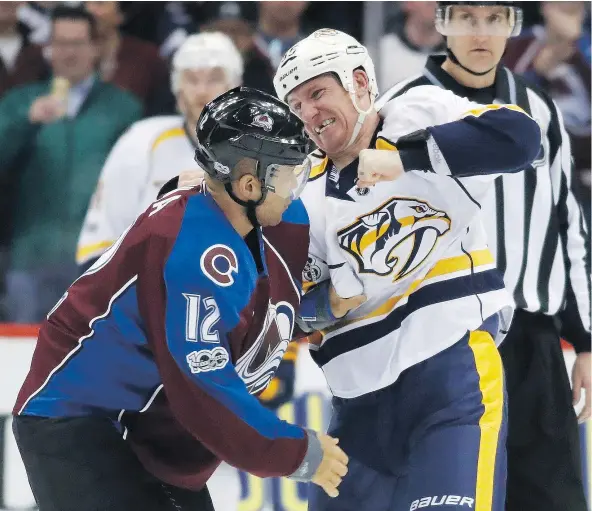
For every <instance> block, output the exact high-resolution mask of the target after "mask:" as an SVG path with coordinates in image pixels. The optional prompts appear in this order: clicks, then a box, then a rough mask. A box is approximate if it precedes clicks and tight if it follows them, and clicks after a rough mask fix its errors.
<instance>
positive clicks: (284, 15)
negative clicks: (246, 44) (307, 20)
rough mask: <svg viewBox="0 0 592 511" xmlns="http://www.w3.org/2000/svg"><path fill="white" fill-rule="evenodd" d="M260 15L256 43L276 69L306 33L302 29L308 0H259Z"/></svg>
mask: <svg viewBox="0 0 592 511" xmlns="http://www.w3.org/2000/svg"><path fill="white" fill-rule="evenodd" d="M258 7H259V17H258V21H257V30H256V32H255V44H256V45H257V46H258V47H259V50H261V52H262V53H263V54H265V55H267V57H268V58H269V60H270V61H271V64H272V66H273V68H274V69H277V67H278V66H279V65H280V60H282V57H283V56H284V53H286V52H287V51H288V50H289V49H290V48H291V47H292V46H294V45H295V44H296V43H297V42H298V41H300V39H302V38H304V37H305V35H306V34H304V33H303V30H302V16H303V14H304V11H305V10H306V8H307V7H308V2H271V1H268V2H259V3H258Z"/></svg>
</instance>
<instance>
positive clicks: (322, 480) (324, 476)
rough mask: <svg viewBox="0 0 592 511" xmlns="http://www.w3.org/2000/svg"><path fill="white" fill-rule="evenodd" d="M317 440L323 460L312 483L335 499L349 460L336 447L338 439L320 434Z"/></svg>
mask: <svg viewBox="0 0 592 511" xmlns="http://www.w3.org/2000/svg"><path fill="white" fill-rule="evenodd" d="M318 438H319V441H320V442H321V447H322V449H323V460H322V461H321V464H320V465H319V468H318V469H317V471H316V472H315V475H314V476H313V478H312V482H313V483H315V484H318V485H319V486H320V487H321V488H323V490H325V492H326V493H327V495H329V497H337V495H339V492H338V491H337V487H338V486H339V485H340V484H341V480H342V479H343V478H344V477H345V474H347V463H348V461H349V459H348V457H347V454H345V453H344V452H343V451H342V450H341V449H340V448H339V447H338V446H337V443H338V442H339V439H337V438H333V437H330V436H329V435H323V434H320V433H319V435H318Z"/></svg>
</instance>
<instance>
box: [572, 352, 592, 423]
mask: <svg viewBox="0 0 592 511" xmlns="http://www.w3.org/2000/svg"><path fill="white" fill-rule="evenodd" d="M591 363H592V357H591V355H590V352H587V353H580V354H579V355H578V356H577V358H576V362H575V364H574V366H573V369H572V373H571V377H572V385H573V404H574V406H575V405H577V404H578V403H579V402H580V399H581V397H582V389H584V391H585V392H586V397H585V401H584V408H583V409H582V411H581V412H580V415H578V422H579V423H580V424H582V423H583V422H585V421H587V420H588V419H589V418H590V414H591V412H592V404H591V403H592V399H591V398H592V392H591V391H592V385H591V383H590V382H591V377H590V373H591V372H592V368H591V367H590V364H591Z"/></svg>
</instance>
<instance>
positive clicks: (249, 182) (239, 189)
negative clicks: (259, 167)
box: [234, 174, 261, 201]
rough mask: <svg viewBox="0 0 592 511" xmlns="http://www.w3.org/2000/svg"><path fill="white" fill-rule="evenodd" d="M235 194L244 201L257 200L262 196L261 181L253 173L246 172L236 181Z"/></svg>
mask: <svg viewBox="0 0 592 511" xmlns="http://www.w3.org/2000/svg"><path fill="white" fill-rule="evenodd" d="M235 183H236V184H235V192H234V193H235V194H236V195H237V197H238V198H239V199H241V200H244V201H249V200H252V201H257V200H259V198H260V197H261V182H260V181H259V179H257V178H256V177H255V176H254V175H253V174H244V175H243V176H241V177H240V179H238V180H237V181H235Z"/></svg>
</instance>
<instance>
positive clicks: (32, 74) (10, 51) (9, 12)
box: [0, 2, 47, 97]
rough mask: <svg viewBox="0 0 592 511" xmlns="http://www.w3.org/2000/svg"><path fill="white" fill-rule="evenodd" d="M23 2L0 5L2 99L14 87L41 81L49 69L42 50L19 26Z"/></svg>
mask: <svg viewBox="0 0 592 511" xmlns="http://www.w3.org/2000/svg"><path fill="white" fill-rule="evenodd" d="M21 3H22V2H0V97H1V96H2V95H3V94H4V93H5V92H6V91H7V90H8V89H10V88H11V87H14V86H15V85H20V84H23V83H27V82H36V81H38V80H40V79H41V78H42V77H43V75H44V73H45V72H46V70H47V66H46V64H45V60H44V59H43V54H42V52H41V48H40V47H39V46H37V45H35V44H31V42H30V41H29V38H28V30H27V28H26V26H25V25H23V24H22V23H19V21H18V19H17V11H18V8H19V7H20V6H21Z"/></svg>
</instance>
